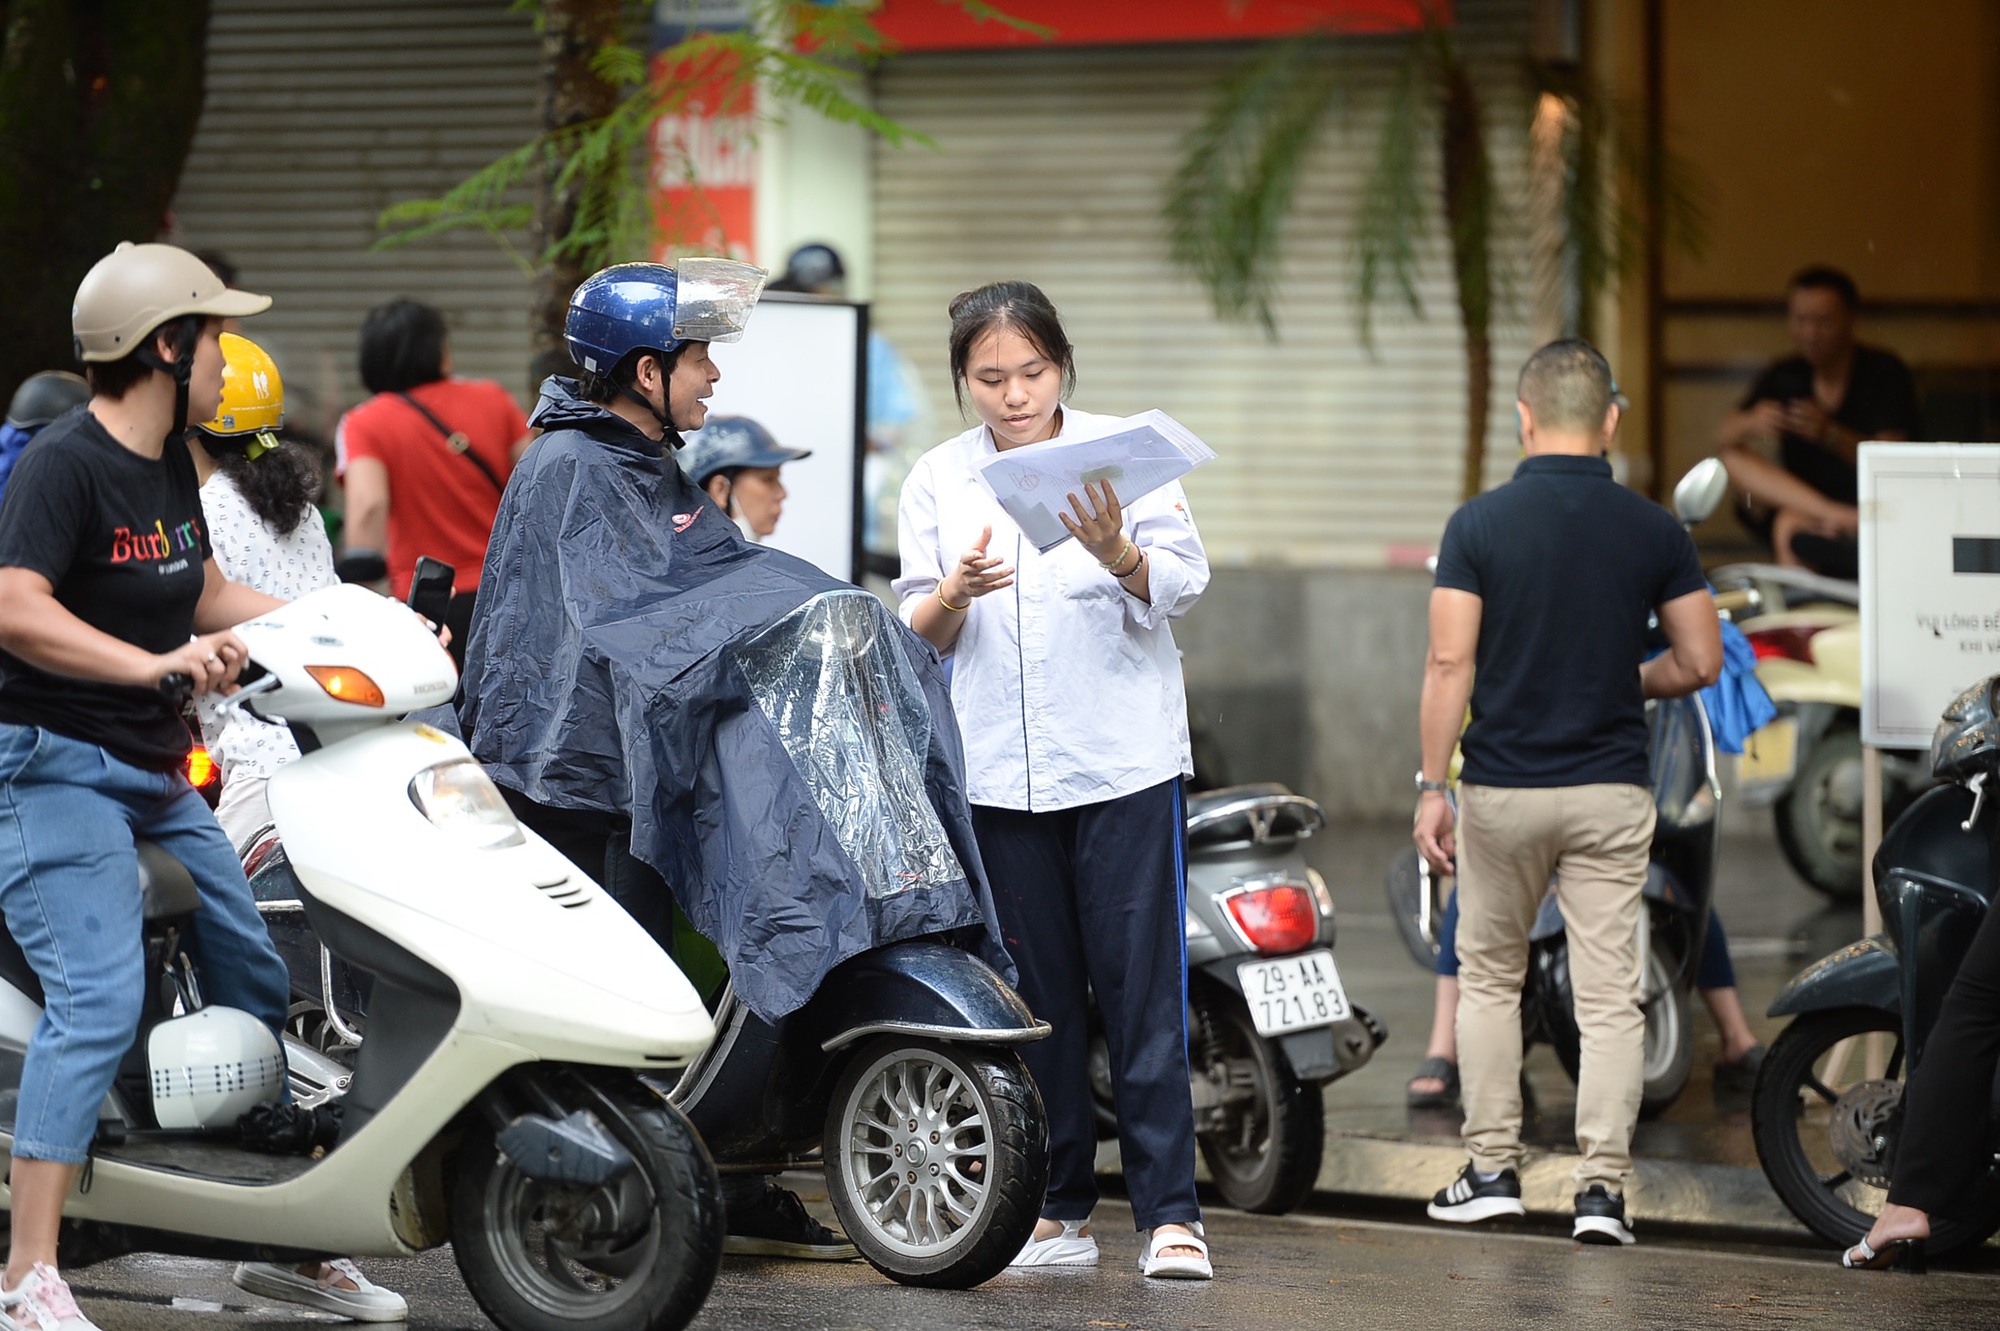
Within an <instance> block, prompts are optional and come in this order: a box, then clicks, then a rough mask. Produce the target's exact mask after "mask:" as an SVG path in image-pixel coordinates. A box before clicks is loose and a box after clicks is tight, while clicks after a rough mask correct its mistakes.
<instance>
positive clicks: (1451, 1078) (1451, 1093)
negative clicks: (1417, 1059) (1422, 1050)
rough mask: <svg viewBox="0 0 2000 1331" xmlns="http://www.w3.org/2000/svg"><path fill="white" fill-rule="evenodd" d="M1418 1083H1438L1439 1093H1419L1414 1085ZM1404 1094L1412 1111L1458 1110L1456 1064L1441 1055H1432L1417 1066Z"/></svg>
mask: <svg viewBox="0 0 2000 1331" xmlns="http://www.w3.org/2000/svg"><path fill="white" fill-rule="evenodd" d="M1420 1081H1440V1082H1443V1083H1444V1089H1443V1090H1441V1091H1420V1090H1418V1089H1417V1088H1416V1084H1417V1083H1418V1082H1420ZM1404 1089H1405V1092H1406V1094H1407V1096H1408V1099H1409V1105H1410V1108H1412V1109H1456V1108H1458V1064H1457V1063H1455V1062H1453V1061H1452V1060H1451V1059H1449V1058H1446V1057H1444V1056H1443V1055H1442V1054H1432V1055H1431V1056H1430V1057H1429V1058H1427V1059H1425V1060H1424V1061H1423V1062H1421V1063H1419V1064H1417V1070H1416V1072H1415V1073H1414V1074H1413V1075H1412V1076H1411V1077H1410V1082H1409V1085H1408V1086H1406V1087H1405V1088H1404Z"/></svg>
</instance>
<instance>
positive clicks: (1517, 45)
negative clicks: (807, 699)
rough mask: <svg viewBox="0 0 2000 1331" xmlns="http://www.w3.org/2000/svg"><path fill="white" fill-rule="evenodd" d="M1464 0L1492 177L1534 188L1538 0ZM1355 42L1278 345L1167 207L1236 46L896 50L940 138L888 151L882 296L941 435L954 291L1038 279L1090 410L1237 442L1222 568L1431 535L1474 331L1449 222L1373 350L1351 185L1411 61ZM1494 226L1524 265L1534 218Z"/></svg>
mask: <svg viewBox="0 0 2000 1331" xmlns="http://www.w3.org/2000/svg"><path fill="white" fill-rule="evenodd" d="M1454 9H1455V12H1456V13H1457V14H1458V15H1459V16H1460V21H1461V39H1462V40H1463V41H1464V42H1465V45H1466V48H1467V49H1468V50H1469V51H1471V52H1473V53H1474V54H1475V56H1477V57H1479V58H1480V64H1479V74H1480V79H1481V83H1482V90H1483V91H1484V92H1485V93H1486V95H1487V111H1488V117H1487V127H1488V135H1489V140H1490V145H1491V149H1492V152H1493V154H1494V158H1495V169H1496V172H1497V174H1498V177H1499V188H1500V189H1501V191H1502V193H1503V197H1509V198H1514V197H1519V196H1520V195H1521V180H1522V170H1523V166H1524V162H1523V146H1524V139H1525V135H1524V134H1523V133H1519V132H1515V131H1514V130H1513V128H1512V127H1514V126H1525V125H1526V123H1527V107H1526V104H1525V93H1524V91H1523V89H1522V87H1521V80H1520V75H1519V64H1518V52H1519V51H1521V50H1522V49H1523V47H1524V43H1525V29H1526V23H1527V18H1528V6H1527V3H1526V2H1525V0H1485V2H1481V0H1461V3H1459V4H1457V5H1455V6H1454ZM1370 45H1372V46H1373V47H1374V51H1373V52H1371V51H1370V49H1369V48H1370ZM1356 49H1357V51H1359V52H1361V53H1363V54H1362V55H1361V58H1359V59H1357V60H1356V62H1355V64H1356V66H1357V69H1358V77H1357V78H1356V80H1355V82H1354V85H1353V87H1354V96H1353V98H1352V100H1351V103H1350V109H1349V113H1348V124H1349V128H1348V129H1347V131H1346V132H1335V133H1330V134H1328V135H1326V136H1325V140H1324V142H1323V144H1322V147H1321V151H1320V154H1319V157H1318V159H1317V160H1316V161H1315V162H1314V164H1313V166H1312V168H1311V170H1310V171H1309V172H1308V173H1307V174H1306V176H1305V178H1304V179H1303V180H1302V182H1301V189H1300V195H1299V200H1298V206H1297V208H1296V209H1295V211H1294V213H1293V215H1292V219H1291V222H1290V240H1289V243H1288V254H1289V257H1288V267H1287V269H1286V272H1285V276H1284V281H1283V283H1282V296H1281V298H1280V300H1279V302H1278V305H1277V311H1278V322H1279V332H1280V338H1279V340H1278V341H1276V342H1270V341H1267V340H1266V339H1265V338H1264V337H1263V336H1262V334H1261V333H1260V332H1258V331H1257V330H1256V329H1255V328H1254V327H1250V326H1246V325H1238V324H1224V323H1222V322H1220V321H1218V320H1217V319H1216V318H1215V317H1214V315H1213V314H1212V313H1211V312H1210V309H1209V306H1208V303H1207V300H1206V299H1205V297H1204V296H1203V295H1202V293H1201V292H1200V291H1199V290H1198V289H1197V288H1196V287H1195V285H1194V284H1193V283H1192V282H1190V281H1189V280H1187V279H1185V278H1183V277H1181V276H1179V275H1178V274H1176V273H1175V272H1173V271H1172V270H1171V269H1170V268H1169V267H1168V265H1167V261H1166V241H1165V238H1164V231H1163V227H1162V223H1161V220H1160V216H1159V199H1160V194H1161V189H1162V185H1163V183H1164V182H1165V181H1166V180H1167V178H1168V177H1169V175H1170V174H1171V172H1172V169H1173V166H1174V163H1175V161H1176V158H1177V155H1178V150H1179V144H1180V141H1181V138H1182V136H1183V135H1184V134H1185V133H1186V132H1187V131H1188V129H1189V128H1190V127H1191V126H1192V125H1193V124H1194V122H1195V120H1196V118H1197V117H1198V115H1199V114H1200V111H1201V109H1202V107H1203V105H1204V103H1205V100H1206V97H1207V93H1208V90H1209V89H1210V87H1211V86H1212V85H1213V83H1214V81H1215V79H1216V78H1217V77H1218V76H1219V75H1221V74H1222V73H1223V72H1224V71H1226V70H1227V69H1229V68H1230V67H1231V66H1232V65H1234V64H1235V63H1236V62H1237V61H1238V60H1240V59H1241V58H1242V57H1243V55H1244V54H1245V52H1244V49H1243V48H1241V47H1233V46H1232V47H1218V46H1211V47H1193V46H1157V47H1142V48H1119V49H1070V50H1050V51H1033V52H1003V53H994V52H981V53H950V54H928V55H913V56H905V57H901V58H898V59H895V60H892V61H890V62H887V63H886V64H885V65H884V66H883V68H882V71H881V73H880V74H879V75H878V83H877V96H878V105H879V108H880V109H881V110H882V111H883V112H884V113H885V114H887V115H889V116H890V117H892V118H894V119H895V120H897V121H900V122H901V123H902V124H904V125H907V126H909V127H910V128H912V129H915V130H920V131H922V132H923V133H925V134H928V135H930V136H931V137H932V138H933V139H935V140H936V141H937V144H938V147H939V150H938V151H933V150H930V149H927V148H924V147H910V148H905V149H900V150H898V149H893V148H888V147H886V146H879V145H878V147H877V153H876V163H877V165H876V171H875V178H876V199H875V217H876V243H875V256H876V257H875V262H876V282H875V306H874V314H875V318H876V320H877V326H878V327H880V328H881V329H882V331H883V332H884V333H885V334H886V335H887V336H888V337H889V338H890V340H891V341H892V342H894V343H895V344H896V345H897V347H898V348H899V349H901V350H902V352H903V353H904V355H905V356H906V357H907V358H908V359H909V360H910V361H911V362H912V363H913V365H914V366H915V367H916V369H917V372H918V374H919V375H920V377H921V378H922V380H923V382H924V387H925V390H926V393H927V395H928V396H929V398H930V400H931V402H932V404H933V408H934V414H935V416H936V417H937V418H938V421H939V429H938V432H939V433H940V434H942V433H945V432H946V431H947V430H948V429H949V428H950V427H951V423H952V421H953V419H954V418H953V416H952V394H951V384H950V380H949V378H948V376H947V370H946V367H945V365H944V360H945V338H946V333H947V330H948V326H949V324H948V321H947V319H946V318H945V305H946V302H947V301H949V300H950V298H951V297H952V296H953V295H954V294H955V293H957V292H959V291H963V290H965V289H967V288H970V287H973V286H977V285H979V284H981V283H983V282H988V281H992V280H996V279H999V278H1011V277H1020V278H1026V279H1029V280H1031V281H1034V282H1036V283H1038V284H1039V285H1040V286H1042V288H1043V289H1044V290H1045V291H1047V292H1048V293H1049V296H1050V298H1051V299H1053V300H1054V301H1055V302H1056V304H1057V306H1058V307H1059V308H1060V309H1061V310H1062V312H1063V316H1064V320H1065V323H1066V325H1067V327H1068V329H1069V332H1070V336H1071V338H1072V340H1073V341H1074V343H1075V344H1076V348H1077V366H1078V372H1079V376H1078V389H1077V394H1076V400H1077V403H1078V405H1079V406H1083V407H1087V408H1089V409H1090V410H1093V411H1105V412H1115V413H1120V414H1123V413H1129V412H1136V411H1141V410H1144V409H1146V408H1149V407H1159V408H1162V409H1164V410H1165V411H1167V412H1169V413H1170V414H1172V415H1173V416H1175V417H1176V418H1177V419H1179V420H1181V421H1182V422H1183V423H1185V424H1186V425H1188V426H1189V427H1190V428H1191V429H1193V430H1194V431H1195V432H1196V433H1198V434H1200V435H1201V436H1202V438H1204V439H1205V440H1207V441H1208V443H1209V444H1210V445H1211V446H1213V447H1214V448H1215V450H1216V452H1217V453H1218V454H1219V455H1220V456H1219V458H1218V460H1217V461H1215V462H1213V463H1211V464H1209V465H1208V466H1206V467H1204V468H1202V469H1201V470H1200V471H1198V472H1196V473H1195V474H1194V475H1193V476H1192V477H1190V479H1189V483H1188V489H1189V492H1190V496H1191V497H1192V499H1193V501H1194V504H1195V510H1196V515H1197V517H1198V518H1199V520H1200V522H1201V527H1202V534H1203V537H1204V539H1205V540H1206V542H1207V544H1208V547H1209V551H1210V554H1211V557H1212V558H1213V559H1215V560H1216V562H1217V563H1219V564H1236V565H1254V564H1266V565H1268V564H1278V565H1289V566H1295V567H1380V566H1382V565H1384V564H1387V563H1394V562H1406V561H1408V560H1409V559H1411V558H1413V557H1415V556H1416V555H1417V554H1418V553H1419V552H1420V550H1421V549H1423V548H1428V547H1431V546H1433V545H1434V544H1435V542H1436V540H1437V537H1438V533H1439V531H1440V530H1441V528H1442V524H1443V522H1444V519H1445V517H1446V516H1447V515H1448V514H1449V512H1450V510H1451V508H1452V506H1453V505H1454V503H1455V502H1456V499H1457V493H1456V491H1457V484H1458V476H1459V466H1460V463H1459V459H1460V452H1461V441H1462V438H1463V434H1464V419H1465V416H1464V379H1465V362H1464V352H1463V342H1462V339H1461V335H1460V332H1459V326H1458V319H1457V309H1456V305H1455V302H1454V300H1453V297H1452V287H1451V276H1450V268H1449V256H1448V252H1447V249H1446V243H1445V240H1444V236H1443V230H1442V226H1441V225H1438V224H1433V225H1432V226H1431V227H1430V234H1429V237H1428V239H1427V241H1426V242H1425V244H1424V247H1423V250H1422V254H1423V272H1422V281H1421V286H1420V294H1421V296H1422V300H1423V305H1424V308H1425V311H1426V314H1427V316H1428V317H1427V318H1425V319H1421V320H1420V319H1416V318H1413V317H1411V316H1410V315H1409V314H1408V313H1407V312H1406V311H1405V310H1404V309H1403V308H1401V307H1400V306H1396V305H1383V306H1381V307H1379V308H1378V311H1377V319H1376V337H1377V347H1378V349H1377V353H1376V355H1375V356H1373V357H1371V356H1370V355H1369V353H1368V352H1367V351H1366V350H1364V349H1363V348H1362V347H1361V345H1360V344H1359V340H1358V337H1357V335H1356V332H1355V320H1354V315H1353V305H1352V302H1351V300H1350V296H1349V285H1350V279H1349V277H1348V273H1349V272H1350V270H1351V263H1350V258H1351V255H1352V246H1353V241H1352V233H1351V218H1352V216H1353V211H1354V210H1353V208H1352V206H1351V205H1352V201H1353V199H1354V197H1355V195H1356V194H1357V193H1358V192H1359V190H1360V189H1361V186H1362V182H1363V179H1364V178H1365V174H1366V172H1367V169H1368V166H1369V162H1370V153H1371V149H1372V144H1373V142H1374V139H1375V134H1374V128H1375V126H1376V125H1378V124H1379V123H1380V119H1381V116H1382V115H1383V108H1384V104H1385V101H1386V93H1387V89H1388V87H1389V84H1390V79H1391V76H1392V74H1393V72H1394V67H1395V59H1394V48H1392V47H1391V45H1389V44H1385V43H1382V42H1379V41H1376V42H1373V43H1367V42H1359V41H1358V42H1357V43H1356ZM1510 52H1511V53H1513V54H1511V55H1510V54H1509V53H1510ZM1377 53H1379V54H1377ZM1433 171H1434V169H1433ZM1433 178H1435V177H1434V175H1433ZM1516 212H1517V215H1518V210H1516ZM1500 246H1501V251H1502V253H1501V258H1502V260H1503V262H1506V263H1508V264H1510V265H1511V266H1512V268H1513V269H1514V271H1515V272H1517V273H1518V272H1525V271H1526V270H1527V265H1526V261H1525V259H1526V255H1525V246H1524V243H1523V241H1522V239H1521V237H1520V236H1519V234H1518V229H1516V231H1515V232H1514V233H1510V234H1509V235H1507V236H1504V237H1503V238H1502V239H1501V242H1500ZM1510 305H1511V308H1509V309H1507V310H1506V311H1505V313H1504V314H1503V316H1502V318H1501V319H1500V320H1498V321H1497V322H1496V326H1495V328H1494V343H1495V345H1494V366H1495V374H1494V379H1495V388H1494V394H1493V410H1492V414H1491V417H1490V420H1491V426H1490V431H1489V435H1488V448H1489V468H1488V477H1489V481H1494V480H1499V479H1501V478H1503V477H1504V476H1505V475H1507V474H1508V473H1509V472H1510V471H1511V470H1512V467H1513V463H1514V459H1515V456H1516V449H1515V445H1514V421H1513V412H1512V410H1511V407H1512V404H1513V396H1512V373H1513V367H1516V366H1518V365H1519V364H1520V362H1521V360H1522V359H1523V358H1524V357H1525V356H1526V354H1527V352H1528V350H1529V349H1530V346H1529V328H1528V324H1527V311H1526V310H1524V309H1523V308H1521V306H1522V305H1523V301H1522V300H1521V299H1520V298H1519V297H1516V298H1515V299H1514V300H1512V301H1511V302H1510Z"/></svg>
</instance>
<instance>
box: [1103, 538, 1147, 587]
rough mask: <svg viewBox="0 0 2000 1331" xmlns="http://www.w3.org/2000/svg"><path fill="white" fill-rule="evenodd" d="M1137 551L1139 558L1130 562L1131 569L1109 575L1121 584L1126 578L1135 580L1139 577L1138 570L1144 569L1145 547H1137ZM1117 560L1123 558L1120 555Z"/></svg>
mask: <svg viewBox="0 0 2000 1331" xmlns="http://www.w3.org/2000/svg"><path fill="white" fill-rule="evenodd" d="M1137 549H1138V554H1139V557H1138V558H1137V559H1134V560H1133V561H1132V567H1131V569H1130V570H1129V571H1127V572H1124V573H1113V574H1112V575H1111V576H1112V577H1114V578H1116V579H1118V581H1120V582H1123V581H1125V580H1126V579H1127V578H1136V577H1138V576H1139V570H1140V569H1142V568H1144V567H1146V547H1145V546H1143V545H1142V546H1139V547H1137ZM1119 558H1121V559H1122V558H1124V556H1123V555H1120V556H1119Z"/></svg>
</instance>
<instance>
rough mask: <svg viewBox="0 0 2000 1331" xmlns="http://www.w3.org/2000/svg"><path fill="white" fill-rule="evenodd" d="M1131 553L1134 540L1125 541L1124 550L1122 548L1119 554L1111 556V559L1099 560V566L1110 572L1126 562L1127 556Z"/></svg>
mask: <svg viewBox="0 0 2000 1331" xmlns="http://www.w3.org/2000/svg"><path fill="white" fill-rule="evenodd" d="M1131 553H1132V542H1131V541H1129V540H1128V541H1126V542H1125V548H1124V549H1123V550H1120V551H1119V552H1118V553H1117V554H1115V555H1113V556H1111V558H1109V559H1100V560H1098V561H1097V566H1098V567H1099V568H1101V569H1103V570H1104V571H1105V572H1107V573H1109V572H1110V571H1111V570H1112V569H1114V568H1117V567H1118V566H1119V565H1120V564H1122V563H1124V562H1125V556H1126V555H1129V554H1131Z"/></svg>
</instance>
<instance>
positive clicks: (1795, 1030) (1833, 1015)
mask: <svg viewBox="0 0 2000 1331" xmlns="http://www.w3.org/2000/svg"><path fill="white" fill-rule="evenodd" d="M1876 1032H1880V1033H1882V1036H1883V1043H1884V1044H1885V1045H1886V1046H1887V1060H1886V1062H1885V1064H1884V1073H1883V1075H1882V1076H1881V1077H1879V1078H1869V1077H1868V1075H1867V1069H1866V1067H1865V1050H1866V1047H1867V1044H1868V1041H1867V1039H1866V1038H1865V1037H1867V1036H1868V1035H1870V1034H1873V1033H1876ZM1903 1085H1904V1081H1903V1040H1902V1022H1901V1021H1900V1020H1899V1019H1898V1018H1897V1017H1895V1016H1894V1015H1892V1014H1890V1013H1887V1012H1883V1011H1880V1010H1878V1009H1874V1008H1836V1009H1834V1010H1832V1011H1828V1012H1809V1013H1807V1014H1805V1015H1804V1016H1802V1017H1799V1018H1798V1019H1796V1020H1795V1021H1793V1022H1792V1024H1791V1025H1789V1026H1787V1027H1786V1028H1785V1030H1784V1033H1783V1034H1782V1035H1780V1036H1779V1037H1778V1038H1777V1039H1776V1040H1773V1041H1772V1042H1771V1052H1770V1053H1769V1054H1767V1055H1766V1056H1765V1058H1764V1066H1763V1068H1762V1069H1761V1070H1760V1071H1759V1072H1758V1074H1757V1089H1756V1091H1755V1093H1754V1094H1753V1096H1752V1098H1751V1102H1750V1130H1751V1135H1752V1137H1753V1138H1754V1139H1755V1141H1756V1143H1757V1159H1758V1162H1759V1163H1761V1164H1762V1165H1763V1166H1764V1176H1765V1177H1766V1178H1768V1179H1770V1180H1771V1187H1772V1188H1773V1189H1775V1190H1776V1192H1777V1194H1778V1197H1779V1199H1780V1200H1781V1201H1783V1202H1784V1203H1785V1205H1786V1207H1788V1208H1789V1209H1790V1210H1791V1213H1792V1214H1793V1215H1795V1216H1797V1217H1798V1218H1799V1219H1800V1221H1802V1222H1803V1223H1804V1224H1805V1226H1806V1228H1807V1229H1810V1230H1811V1231H1812V1232H1813V1233H1815V1234H1817V1235H1819V1236H1820V1237H1821V1238H1823V1239H1825V1240H1827V1241H1828V1242H1829V1243H1838V1244H1841V1245H1843V1246H1845V1245H1850V1244H1853V1243H1855V1242H1856V1241H1858V1240H1859V1239H1861V1238H1862V1237H1863V1236H1864V1235H1866V1234H1867V1233H1868V1230H1869V1227H1870V1226H1871V1225H1873V1224H1874V1223H1875V1217H1876V1215H1877V1214H1879V1213H1880V1212H1881V1210H1882V1204H1883V1202H1884V1201H1885V1200H1886V1199H1887V1197H1888V1184H1889V1170H1890V1165H1891V1163H1892V1162H1893V1161H1894V1160H1895V1158H1896V1135H1897V1133H1898V1132H1899V1131H1900V1130H1901V1128H1902V1106H1903ZM1878 1143H1879V1144H1878ZM1931 1225H1932V1228H1931V1237H1930V1240H1929V1241H1928V1242H1927V1243H1926V1244H1925V1247H1926V1249H1927V1250H1928V1252H1929V1253H1930V1255H1931V1256H1934V1257H1935V1256H1940V1255H1943V1254H1947V1253H1951V1252H1954V1251H1956V1250H1958V1249H1960V1248H1965V1247H1970V1246H1973V1245H1975V1244H1979V1243H1983V1242H1985V1241H1986V1239H1987V1238H1989V1237H1990V1236H1991V1235H1992V1234H1993V1233H1994V1232H1995V1231H2000V1189H1995V1188H1992V1187H1988V1188H1987V1190H1986V1192H1985V1194H1984V1196H1983V1197H1982V1200H1981V1202H1980V1205H1979V1209H1978V1210H1977V1211H1976V1212H1975V1213H1974V1214H1972V1216H1971V1217H1970V1218H1969V1219H1947V1218H1946V1217H1944V1216H1934V1217H1932V1221H1931Z"/></svg>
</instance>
